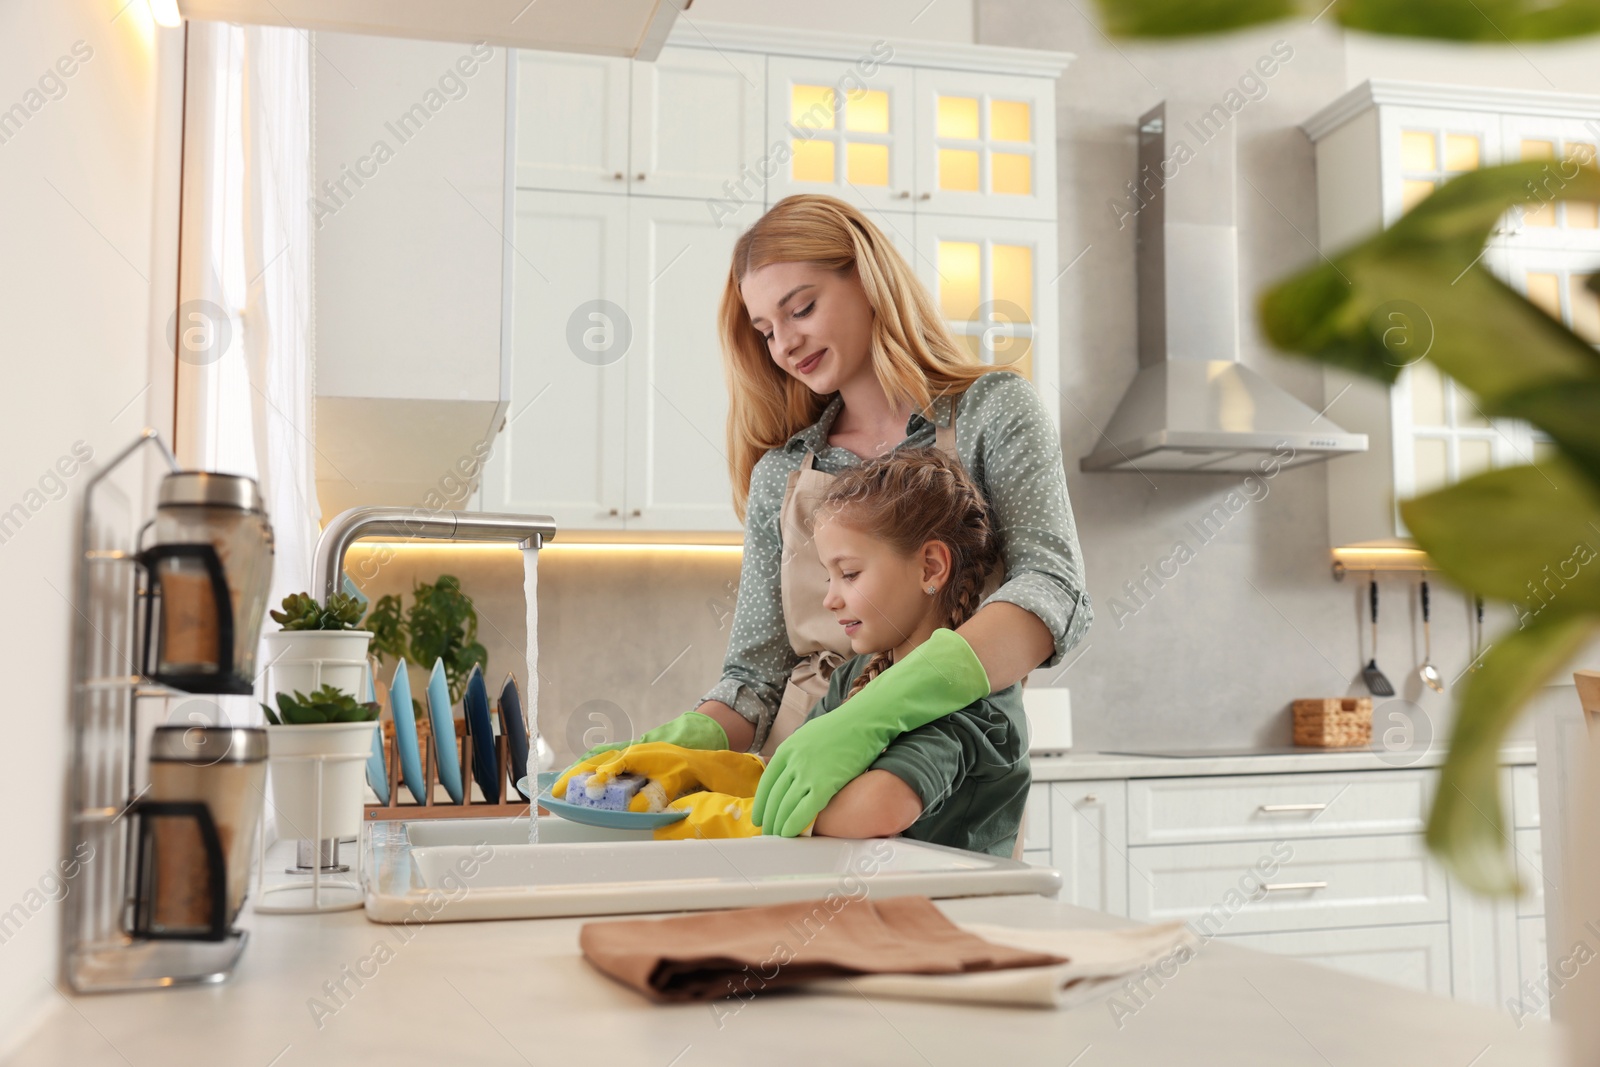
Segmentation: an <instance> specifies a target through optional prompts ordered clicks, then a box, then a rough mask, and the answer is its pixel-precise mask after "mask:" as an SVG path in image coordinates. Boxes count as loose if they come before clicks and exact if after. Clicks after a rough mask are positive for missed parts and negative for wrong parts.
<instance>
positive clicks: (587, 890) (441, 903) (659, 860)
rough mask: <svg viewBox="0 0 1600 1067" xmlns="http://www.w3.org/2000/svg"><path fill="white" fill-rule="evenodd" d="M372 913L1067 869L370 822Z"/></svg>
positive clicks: (602, 903) (758, 841)
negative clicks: (535, 838)
mask: <svg viewBox="0 0 1600 1067" xmlns="http://www.w3.org/2000/svg"><path fill="white" fill-rule="evenodd" d="M365 829H366V834H365V836H364V840H363V842H362V848H363V849H364V850H365V857H364V859H365V874H364V879H365V882H366V909H367V917H368V918H369V919H372V920H373V921H375V922H389V923H397V922H420V921H436V922H437V921H453V920H463V919H522V918H552V917H556V916H582V915H624V914H633V913H640V912H656V911H683V910H687V911H693V910H700V909H709V908H735V907H748V906H750V905H755V904H774V903H779V902H782V901H791V900H811V899H816V898H821V897H826V896H828V895H829V894H830V893H834V894H838V895H840V896H855V897H859V896H862V895H871V896H873V897H876V898H882V897H888V896H901V895H906V894H920V895H923V896H929V897H936V898H939V897H965V896H994V895H1001V894H1011V893H1036V894H1039V895H1041V896H1048V897H1054V896H1055V895H1056V894H1057V893H1058V892H1059V891H1060V889H1061V875H1060V873H1059V872H1057V871H1054V870H1051V869H1050V868H1047V867H1033V866H1030V865H1028V864H1025V863H1019V862H1017V861H1016V860H1012V859H1009V858H1001V857H998V856H989V855H985V854H983V853H979V852H966V851H963V850H961V849H955V848H947V847H945V846H943V845H930V844H927V843H925V842H921V841H913V840H911V839H910V838H904V837H895V838H876V839H869V840H852V839H847V838H836V837H808V838H781V837H753V838H739V839H733V840H719V841H705V840H700V841H657V840H655V839H654V837H653V836H652V835H651V833H650V832H649V831H647V830H645V831H634V830H608V829H604V828H601V827H595V826H587V825H583V824H580V823H573V822H568V821H566V820H565V819H560V818H556V817H554V816H546V817H544V818H541V819H540V820H539V844H537V845H529V844H528V824H527V820H525V819H432V820H418V821H416V822H390V823H371V824H368V825H367V827H366V828H365Z"/></svg>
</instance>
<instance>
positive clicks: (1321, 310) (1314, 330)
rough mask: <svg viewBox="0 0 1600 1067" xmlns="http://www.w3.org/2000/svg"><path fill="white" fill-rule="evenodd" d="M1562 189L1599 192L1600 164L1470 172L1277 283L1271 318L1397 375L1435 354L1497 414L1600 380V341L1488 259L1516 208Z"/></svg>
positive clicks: (1355, 366)
mask: <svg viewBox="0 0 1600 1067" xmlns="http://www.w3.org/2000/svg"><path fill="white" fill-rule="evenodd" d="M1562 199H1589V200H1600V170H1596V169H1595V168H1594V167H1576V166H1566V165H1563V164H1560V163H1552V162H1531V163H1513V164H1510V165H1507V166H1503V167H1491V168H1487V169H1484V170H1480V171H1474V172H1472V173H1469V174H1464V175H1462V176H1461V177H1459V178H1457V179H1455V180H1453V181H1450V182H1447V183H1446V184H1444V185H1443V186H1441V187H1440V188H1439V189H1438V190H1437V191H1436V192H1434V193H1433V195H1431V196H1429V197H1428V198H1427V199H1426V200H1424V201H1422V202H1421V203H1420V204H1418V205H1417V206H1416V207H1415V208H1413V209H1412V210H1411V211H1410V212H1409V213H1408V214H1406V215H1405V216H1403V217H1402V218H1401V219H1399V220H1398V221H1397V222H1396V223H1395V224H1394V225H1393V226H1391V227H1390V228H1389V229H1387V230H1385V231H1383V232H1381V233H1379V234H1376V235H1374V236H1372V237H1370V238H1368V239H1367V240H1365V241H1363V242H1361V243H1360V244H1358V245H1356V246H1355V247H1353V248H1351V249H1348V250H1346V251H1345V252H1343V253H1341V254H1339V255H1337V256H1335V257H1333V258H1332V259H1331V260H1324V261H1323V262H1321V263H1319V264H1317V265H1316V266H1313V267H1312V268H1311V269H1309V270H1307V271H1305V272H1303V273H1301V274H1299V275H1296V276H1295V277H1293V278H1290V279H1289V280H1288V281H1286V282H1283V283H1282V284H1280V285H1278V286H1276V287H1274V288H1272V289H1270V290H1268V292H1267V293H1266V294H1265V295H1264V296H1263V298H1262V300H1261V308H1260V309H1261V321H1262V325H1263V327H1264V328H1265V330H1266V332H1267V336H1268V337H1269V338H1271V340H1272V341H1273V343H1274V344H1276V345H1277V346H1278V347H1279V348H1282V349H1284V350H1286V351H1291V352H1295V353H1299V354H1304V355H1308V356H1311V357H1312V358H1314V359H1317V360H1319V361H1321V362H1324V363H1332V364H1335V365H1337V366H1342V367H1346V368H1348V369H1350V370H1353V371H1356V372H1357V373H1360V374H1364V375H1367V376H1369V377H1372V378H1376V379H1378V380H1379V381H1383V382H1388V383H1393V382H1394V381H1395V379H1396V378H1398V377H1399V374H1400V371H1401V370H1402V369H1403V368H1404V367H1406V366H1408V365H1410V364H1411V363H1414V362H1416V361H1417V360H1418V359H1419V358H1422V357H1423V356H1426V358H1428V359H1429V360H1431V361H1432V362H1433V363H1435V364H1436V365H1438V367H1439V368H1440V369H1441V370H1443V371H1444V372H1445V373H1446V374H1448V375H1449V376H1450V377H1452V378H1454V379H1455V380H1456V381H1457V382H1459V383H1460V384H1462V385H1463V386H1465V387H1466V388H1467V389H1468V390H1470V391H1471V392H1472V393H1474V394H1475V395H1476V396H1477V397H1478V399H1479V403H1480V405H1481V407H1482V409H1483V411H1484V412H1485V413H1486V414H1490V415H1494V414H1501V413H1502V411H1501V410H1500V405H1501V404H1502V403H1504V402H1505V401H1506V400H1507V399H1508V398H1511V397H1514V396H1516V395H1517V394H1521V393H1525V392H1526V391H1527V390H1530V389H1533V388H1535V387H1537V386H1549V385H1552V384H1555V383H1557V382H1575V381H1584V380H1595V379H1597V378H1600V356H1597V355H1596V353H1595V351H1594V349H1592V348H1590V347H1589V346H1588V345H1587V344H1585V343H1584V341H1583V340H1582V339H1581V338H1579V337H1577V336H1576V335H1575V334H1573V333H1572V332H1571V331H1569V330H1568V329H1566V328H1565V327H1564V326H1562V325H1561V324H1560V323H1559V322H1557V321H1555V320H1554V319H1552V318H1550V316H1548V315H1546V314H1545V313H1544V312H1543V311H1541V310H1540V309H1539V308H1537V307H1536V306H1534V305H1533V304H1531V303H1529V302H1528V300H1527V299H1526V298H1524V297H1523V296H1522V295H1521V294H1519V293H1517V292H1516V291H1514V290H1512V289H1510V288H1508V287H1506V286H1505V285H1503V284H1502V283H1501V282H1500V281H1499V279H1497V278H1495V276H1494V275H1493V274H1492V273H1490V271H1489V270H1488V268H1487V267H1485V266H1484V264H1483V254H1484V244H1485V242H1486V241H1488V239H1489V237H1490V234H1491V233H1492V231H1493V230H1494V229H1495V228H1496V226H1497V225H1498V224H1499V220H1500V218H1501V216H1503V215H1504V214H1505V213H1506V211H1507V210H1508V209H1510V208H1512V207H1514V206H1517V205H1520V204H1526V203H1540V202H1548V201H1552V200H1562ZM1508 353H1515V358H1514V359H1512V358H1507V355H1508Z"/></svg>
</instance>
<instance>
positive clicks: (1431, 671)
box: [1417, 578, 1444, 693]
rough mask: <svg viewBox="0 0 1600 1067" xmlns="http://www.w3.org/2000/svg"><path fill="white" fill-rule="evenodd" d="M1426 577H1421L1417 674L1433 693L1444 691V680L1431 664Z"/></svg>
mask: <svg viewBox="0 0 1600 1067" xmlns="http://www.w3.org/2000/svg"><path fill="white" fill-rule="evenodd" d="M1428 619H1429V612H1428V579H1426V578H1424V579H1422V666H1420V667H1418V668H1417V676H1418V677H1420V678H1421V679H1422V680H1423V681H1424V682H1427V683H1428V688H1429V689H1432V690H1433V691H1434V692H1435V693H1442V692H1444V682H1442V681H1441V680H1440V679H1439V668H1437V667H1435V666H1434V665H1433V635H1432V634H1431V633H1429V631H1428Z"/></svg>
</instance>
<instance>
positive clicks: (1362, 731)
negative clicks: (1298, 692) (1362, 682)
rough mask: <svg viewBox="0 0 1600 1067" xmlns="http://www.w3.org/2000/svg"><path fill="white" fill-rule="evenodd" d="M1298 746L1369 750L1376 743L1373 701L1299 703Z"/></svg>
mask: <svg viewBox="0 0 1600 1067" xmlns="http://www.w3.org/2000/svg"><path fill="white" fill-rule="evenodd" d="M1294 743H1295V744H1297V745H1308V746H1310V747H1312V748H1366V747H1368V746H1369V745H1371V744H1372V698H1371V697H1325V698H1321V699H1317V700H1296V701H1295V702H1294Z"/></svg>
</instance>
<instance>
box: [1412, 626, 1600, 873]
mask: <svg viewBox="0 0 1600 1067" xmlns="http://www.w3.org/2000/svg"><path fill="white" fill-rule="evenodd" d="M1597 627H1600V619H1597V618H1596V617H1594V616H1590V615H1550V616H1548V617H1545V618H1541V619H1539V620H1538V621H1536V622H1534V623H1533V624H1532V625H1529V626H1527V627H1525V628H1522V629H1518V630H1513V631H1511V632H1510V633H1509V634H1506V635H1504V636H1502V637H1499V638H1497V639H1496V640H1495V641H1494V643H1493V644H1492V645H1490V647H1489V651H1488V652H1487V654H1485V656H1484V658H1483V663H1482V665H1481V666H1480V667H1479V668H1478V670H1477V671H1476V672H1475V673H1473V674H1469V675H1468V676H1467V680H1466V682H1465V684H1464V685H1463V686H1462V687H1461V695H1460V700H1459V702H1458V704H1457V710H1456V722H1455V731H1454V733H1453V734H1452V735H1451V738H1450V754H1449V755H1448V756H1447V757H1446V759H1445V764H1444V767H1443V769H1442V770H1441V771H1440V775H1439V791H1438V794H1437V795H1436V796H1435V797H1434V801H1433V810H1432V812H1431V813H1430V814H1429V817H1428V830H1427V840H1428V845H1429V847H1430V848H1432V849H1433V851H1434V852H1435V854H1436V855H1438V856H1439V857H1440V859H1442V860H1443V861H1444V862H1445V864H1446V865H1447V866H1448V867H1449V868H1450V870H1451V871H1452V872H1453V873H1454V874H1455V875H1456V876H1457V877H1459V878H1460V879H1461V880H1462V881H1463V882H1465V883H1466V884H1467V886H1469V887H1470V888H1472V889H1474V890H1476V891H1477V892H1479V893H1484V894H1508V893H1515V892H1517V891H1518V888H1519V886H1518V880H1517V874H1516V867H1515V865H1514V864H1513V862H1512V861H1511V858H1510V855H1509V853H1510V850H1511V844H1512V842H1511V837H1510V835H1509V833H1508V831H1507V830H1506V827H1505V816H1504V813H1503V812H1502V811H1501V807H1500V746H1501V745H1502V744H1503V743H1504V741H1505V737H1506V732H1507V731H1508V730H1509V729H1510V727H1511V724H1512V723H1513V722H1515V721H1516V718H1517V715H1518V714H1519V713H1520V712H1521V711H1522V708H1523V705H1525V704H1526V703H1527V702H1528V700H1529V699H1530V698H1531V697H1532V696H1533V694H1534V692H1535V691H1536V690H1537V689H1538V688H1539V686H1541V685H1543V684H1544V683H1545V681H1546V680H1547V679H1548V678H1550V677H1551V676H1552V675H1553V674H1554V673H1555V672H1556V671H1557V670H1559V669H1561V667H1562V666H1564V665H1565V664H1566V663H1567V662H1568V661H1569V660H1570V659H1571V658H1572V657H1573V655H1575V654H1576V653H1577V652H1578V650H1579V649H1581V648H1582V647H1583V644H1584V642H1585V641H1586V640H1588V638H1589V637H1590V636H1591V635H1592V634H1593V633H1594V632H1595V630H1596V628H1597Z"/></svg>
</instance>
